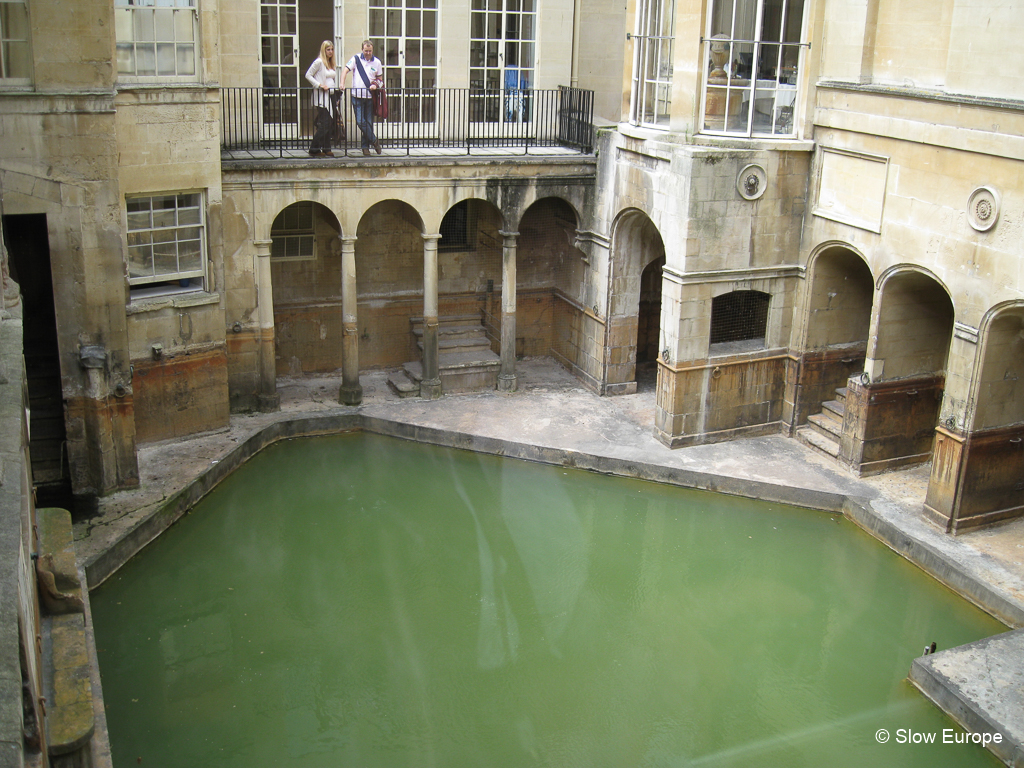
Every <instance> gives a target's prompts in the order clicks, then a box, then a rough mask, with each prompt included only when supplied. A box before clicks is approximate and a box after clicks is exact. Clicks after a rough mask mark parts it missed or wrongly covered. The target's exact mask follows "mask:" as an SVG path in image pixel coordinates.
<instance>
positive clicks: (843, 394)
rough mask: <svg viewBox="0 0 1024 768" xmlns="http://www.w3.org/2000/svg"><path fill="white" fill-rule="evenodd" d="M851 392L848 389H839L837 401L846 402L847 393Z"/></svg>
mask: <svg viewBox="0 0 1024 768" xmlns="http://www.w3.org/2000/svg"><path fill="white" fill-rule="evenodd" d="M848 391H849V388H848V387H839V388H838V389H837V390H836V400H837V401H838V402H840V403H845V402H846V393H847V392H848Z"/></svg>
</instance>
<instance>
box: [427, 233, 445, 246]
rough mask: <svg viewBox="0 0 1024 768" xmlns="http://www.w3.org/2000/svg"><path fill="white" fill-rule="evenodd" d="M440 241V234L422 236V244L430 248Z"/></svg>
mask: <svg viewBox="0 0 1024 768" xmlns="http://www.w3.org/2000/svg"><path fill="white" fill-rule="evenodd" d="M440 239H441V235H440V234H436V235H426V234H425V235H423V242H424V243H425V244H426V245H427V247H430V245H437V242H438V241H439V240H440Z"/></svg>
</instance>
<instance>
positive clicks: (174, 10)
mask: <svg viewBox="0 0 1024 768" xmlns="http://www.w3.org/2000/svg"><path fill="white" fill-rule="evenodd" d="M144 12H145V13H151V14H152V16H153V18H152V21H151V23H150V27H151V29H152V37H153V39H151V40H148V39H144V37H145V32H144V33H143V38H140V37H139V28H140V26H141V25H142V24H144V23H145V22H143V21H141V20H140V19H139V16H140V15H141V14H142V13H144ZM158 13H169V14H170V18H171V22H170V26H171V29H172V30H173V32H172V38H173V39H169V40H168V39H160V40H158V39H157V32H156V26H157V24H156V22H157V14H158ZM186 16H187V17H189V18H190V19H191V24H190V25H189V26H190V28H191V35H192V37H191V40H186V39H184V38H182V39H180V40H179V39H178V34H179V32H181V31H182V30H181V29H180V28H179V20H180V19H181V18H183V17H186ZM129 18H130V19H131V21H130V22H126V21H123V20H126V19H129ZM126 23H127V24H128V25H129V26H130V27H131V30H132V32H131V36H130V38H128V37H123V36H122V32H123V29H124V25H125V24H126ZM181 26H182V27H183V26H184V23H181ZM114 36H115V48H114V64H115V66H116V68H117V79H118V82H121V83H137V84H145V83H166V82H168V81H173V82H182V83H194V82H198V80H199V69H200V55H199V45H200V39H199V38H200V29H199V0H114ZM149 45H152V50H153V71H152V73H148V72H147V73H145V74H139V65H138V62H139V56H138V53H139V48H140V47H146V46H149ZM129 46H130V47H131V62H132V67H131V70H132V71H122V65H123V64H122V52H123V51H125V50H127V48H128V47H129ZM166 46H170V48H171V51H170V53H171V56H172V58H173V62H174V72H173V73H169V72H166V71H165V72H160V70H159V67H160V61H161V48H163V49H164V51H166ZM187 46H191V49H192V56H191V60H190V61H191V69H192V71H191V72H187V71H185V72H182V71H180V67H179V64H180V61H179V51H180V50H181V49H183V48H185V47H187Z"/></svg>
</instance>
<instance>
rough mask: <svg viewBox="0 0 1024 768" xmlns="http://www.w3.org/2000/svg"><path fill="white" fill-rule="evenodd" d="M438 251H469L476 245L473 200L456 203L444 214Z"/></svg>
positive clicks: (475, 221) (475, 218) (475, 220)
mask: <svg viewBox="0 0 1024 768" xmlns="http://www.w3.org/2000/svg"><path fill="white" fill-rule="evenodd" d="M439 231H440V233H441V239H440V240H439V241H438V243H437V249H438V250H439V251H471V250H473V248H475V247H476V231H477V216H476V210H475V201H473V200H463V201H462V202H460V203H456V204H455V205H453V206H452V207H451V208H450V209H449V210H448V213H446V214H445V215H444V218H443V219H442V220H441V227H440V230H439Z"/></svg>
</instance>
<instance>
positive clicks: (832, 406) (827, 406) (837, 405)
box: [821, 400, 846, 423]
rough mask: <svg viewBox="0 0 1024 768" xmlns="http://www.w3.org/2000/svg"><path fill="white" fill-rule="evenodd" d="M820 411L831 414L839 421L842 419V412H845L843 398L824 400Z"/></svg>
mask: <svg viewBox="0 0 1024 768" xmlns="http://www.w3.org/2000/svg"><path fill="white" fill-rule="evenodd" d="M821 412H822V413H823V414H824V413H826V412H828V413H829V414H830V415H831V416H833V417H834V418H836V419H838V420H839V422H840V423H842V421H843V414H845V413H846V401H845V400H842V401H841V400H826V401H825V402H824V403H822V404H821Z"/></svg>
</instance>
